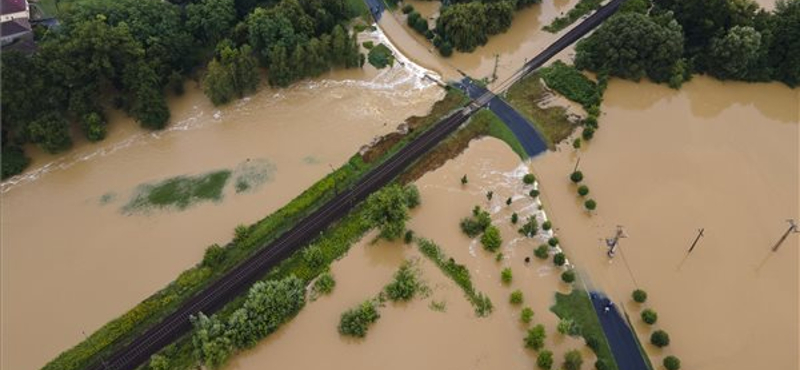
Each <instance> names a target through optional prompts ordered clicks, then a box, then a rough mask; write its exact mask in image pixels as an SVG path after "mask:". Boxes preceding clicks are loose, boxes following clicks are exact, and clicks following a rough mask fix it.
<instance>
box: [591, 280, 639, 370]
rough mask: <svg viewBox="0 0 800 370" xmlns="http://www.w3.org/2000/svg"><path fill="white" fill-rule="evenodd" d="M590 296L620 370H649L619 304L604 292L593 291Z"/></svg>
mask: <svg viewBox="0 0 800 370" xmlns="http://www.w3.org/2000/svg"><path fill="white" fill-rule="evenodd" d="M590 296H591V298H592V305H593V306H594V311H595V312H596V313H597V317H598V318H599V319H600V325H601V326H602V327H603V332H604V333H605V334H606V338H608V342H609V345H610V346H611V353H612V354H614V360H616V361H617V366H618V367H619V370H648V369H647V364H645V362H644V358H642V353H641V352H639V345H638V344H637V343H636V338H635V337H634V335H635V334H634V333H633V330H632V329H631V328H630V326H628V322H627V321H625V318H623V317H622V315H621V314H620V313H619V311H618V310H617V306H616V305H615V304H613V303H611V301H610V300H609V299H608V297H606V296H605V295H604V294H602V293H599V292H592V293H591V294H590Z"/></svg>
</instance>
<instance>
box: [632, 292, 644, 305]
mask: <svg viewBox="0 0 800 370" xmlns="http://www.w3.org/2000/svg"><path fill="white" fill-rule="evenodd" d="M631 297H633V300H634V301H636V302H637V303H644V302H646V301H647V292H645V291H644V290H641V289H636V290H634V291H633V294H631Z"/></svg>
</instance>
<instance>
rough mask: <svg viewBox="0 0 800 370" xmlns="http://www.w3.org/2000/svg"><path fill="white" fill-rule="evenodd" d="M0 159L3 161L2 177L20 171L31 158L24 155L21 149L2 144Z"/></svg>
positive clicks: (26, 165) (5, 177) (4, 177)
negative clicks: (0, 156)
mask: <svg viewBox="0 0 800 370" xmlns="http://www.w3.org/2000/svg"><path fill="white" fill-rule="evenodd" d="M0 160H1V161H2V162H3V164H2V166H3V170H2V172H3V174H2V178H3V179H7V178H9V177H11V176H14V175H17V174H20V173H22V171H23V170H25V167H28V164H30V163H31V159H30V158H28V157H26V156H25V152H23V151H22V149H20V148H19V147H17V146H13V145H7V144H3V156H2V158H0Z"/></svg>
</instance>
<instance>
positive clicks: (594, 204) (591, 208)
mask: <svg viewBox="0 0 800 370" xmlns="http://www.w3.org/2000/svg"><path fill="white" fill-rule="evenodd" d="M583 206H584V207H586V210H588V211H594V210H595V209H597V202H595V200H594V199H587V200H586V201H585V202H583Z"/></svg>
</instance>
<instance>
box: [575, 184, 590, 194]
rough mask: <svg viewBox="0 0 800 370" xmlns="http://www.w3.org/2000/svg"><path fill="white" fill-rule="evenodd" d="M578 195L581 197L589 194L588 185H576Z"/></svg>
mask: <svg viewBox="0 0 800 370" xmlns="http://www.w3.org/2000/svg"><path fill="white" fill-rule="evenodd" d="M578 195H580V196H582V197H585V196H587V195H589V187H588V186H586V185H581V186H578Z"/></svg>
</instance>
